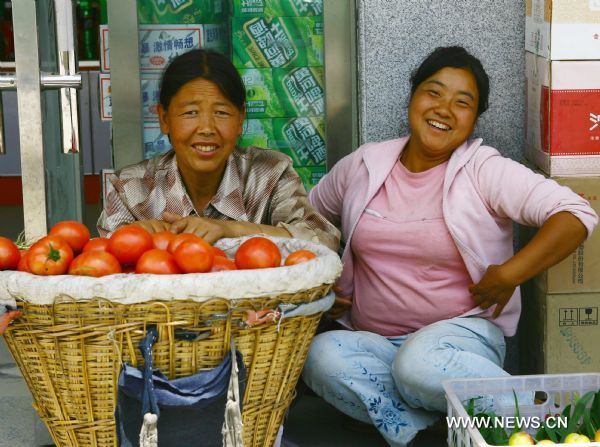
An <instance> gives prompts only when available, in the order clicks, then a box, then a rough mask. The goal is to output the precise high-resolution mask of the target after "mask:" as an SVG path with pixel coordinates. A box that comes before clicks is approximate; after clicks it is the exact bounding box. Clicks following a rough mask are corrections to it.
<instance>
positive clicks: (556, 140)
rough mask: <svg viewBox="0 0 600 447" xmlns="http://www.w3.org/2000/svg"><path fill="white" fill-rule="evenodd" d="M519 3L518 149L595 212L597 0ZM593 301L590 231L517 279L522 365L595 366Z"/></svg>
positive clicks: (597, 298) (597, 286) (599, 127)
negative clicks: (521, 132) (568, 250)
mask: <svg viewBox="0 0 600 447" xmlns="http://www.w3.org/2000/svg"><path fill="white" fill-rule="evenodd" d="M526 5H527V11H526V12H527V14H526V42H525V49H526V70H527V124H526V134H527V138H526V139H527V143H526V156H527V158H528V159H529V160H530V161H531V162H532V163H534V164H535V165H537V167H538V168H539V169H541V170H542V171H543V172H544V173H545V174H546V175H547V176H549V177H551V178H553V179H554V180H556V181H557V182H558V183H560V184H561V185H564V186H568V187H569V188H571V189H572V190H573V191H575V192H576V193H577V194H580V195H581V196H582V197H584V198H585V199H587V200H588V201H589V202H590V204H591V206H592V207H593V208H594V209H595V210H596V212H597V213H599V214H600V200H599V199H600V0H527V2H526ZM531 235H532V231H531V230H528V229H524V230H523V231H522V233H521V244H522V245H523V243H525V242H526V241H527V239H528V238H530V237H531ZM599 309H600V231H596V232H595V233H594V234H593V235H592V237H591V238H590V239H588V240H587V241H586V242H585V243H584V244H582V245H581V246H580V247H579V248H578V249H577V250H576V251H575V252H574V253H573V254H572V255H570V256H569V257H567V259H565V260H564V261H562V262H561V263H559V264H558V265H556V266H554V267H552V268H550V269H548V270H547V271H546V272H544V273H543V274H541V275H539V276H538V277H537V278H535V279H534V280H533V281H531V282H530V283H528V284H527V285H526V286H524V287H523V314H522V317H521V322H520V325H519V339H520V340H521V348H520V352H521V370H522V372H524V373H565V372H588V371H599V370H600V350H599V349H598V340H600V325H599V315H598V312H599Z"/></svg>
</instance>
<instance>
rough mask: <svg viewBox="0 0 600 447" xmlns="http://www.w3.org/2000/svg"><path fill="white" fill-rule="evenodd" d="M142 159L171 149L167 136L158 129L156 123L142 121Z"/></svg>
mask: <svg viewBox="0 0 600 447" xmlns="http://www.w3.org/2000/svg"><path fill="white" fill-rule="evenodd" d="M143 140H144V159H148V158H152V157H155V156H157V155H161V154H164V153H165V152H168V151H170V150H171V142H170V141H169V137H168V136H167V135H165V134H163V133H162V132H161V131H160V126H159V125H158V123H144V133H143Z"/></svg>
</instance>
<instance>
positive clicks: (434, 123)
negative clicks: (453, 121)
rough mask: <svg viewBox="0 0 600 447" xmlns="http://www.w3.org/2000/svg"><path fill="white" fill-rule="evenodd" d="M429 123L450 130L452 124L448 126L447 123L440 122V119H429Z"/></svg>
mask: <svg viewBox="0 0 600 447" xmlns="http://www.w3.org/2000/svg"><path fill="white" fill-rule="evenodd" d="M427 123H428V124H429V125H430V126H433V127H436V128H437V129H441V130H450V126H447V125H446V124H443V123H440V122H438V121H433V120H428V121H427Z"/></svg>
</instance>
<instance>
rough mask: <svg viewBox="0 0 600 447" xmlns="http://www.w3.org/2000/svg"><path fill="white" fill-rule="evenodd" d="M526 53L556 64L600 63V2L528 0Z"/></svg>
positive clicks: (526, 8)
mask: <svg viewBox="0 0 600 447" xmlns="http://www.w3.org/2000/svg"><path fill="white" fill-rule="evenodd" d="M525 50H527V51H530V52H532V53H535V54H537V55H539V56H543V57H545V58H547V59H552V60H582V59H592V60H593V59H600V0H526V7H525Z"/></svg>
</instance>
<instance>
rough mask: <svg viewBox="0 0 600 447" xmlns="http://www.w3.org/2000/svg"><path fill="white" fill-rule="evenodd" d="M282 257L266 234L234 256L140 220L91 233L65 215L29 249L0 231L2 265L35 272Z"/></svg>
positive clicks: (174, 268)
mask: <svg viewBox="0 0 600 447" xmlns="http://www.w3.org/2000/svg"><path fill="white" fill-rule="evenodd" d="M315 257H316V255H315V254H314V253H313V252H311V251H309V250H298V251H296V252H293V253H291V254H290V255H289V256H287V258H286V259H285V261H284V263H283V264H284V265H286V266H287V265H294V264H298V263H300V262H304V261H308V260H310V259H313V258H315ZM281 258H282V256H281V252H280V251H279V248H278V247H277V245H276V244H275V243H273V242H272V241H271V240H269V239H267V238H264V237H259V236H256V237H252V238H250V239H247V240H246V241H245V242H243V243H242V244H241V245H240V247H239V248H238V250H237V252H236V254H235V259H229V258H228V257H227V254H226V253H225V252H224V251H223V250H221V249H219V248H217V247H215V246H212V245H210V244H209V243H208V242H206V241H205V240H204V239H202V238H201V237H198V236H195V235H193V234H191V233H179V234H175V233H171V232H170V231H160V232H157V233H149V232H148V231H146V230H144V229H143V228H141V227H138V226H137V225H125V226H123V227H121V228H119V229H118V230H116V231H115V232H114V233H113V234H112V235H111V236H110V237H109V238H102V237H99V238H94V239H90V232H89V230H88V229H87V227H86V226H85V225H83V224H82V223H79V222H75V221H63V222H59V223H57V224H56V225H54V226H53V227H52V229H51V230H50V232H49V233H48V236H45V237H43V238H41V239H40V240H38V241H37V242H35V243H34V244H33V245H32V246H31V247H29V249H27V250H19V248H18V247H17V246H16V245H15V244H14V243H13V242H12V241H11V240H10V239H7V238H5V237H0V270H19V271H22V272H29V273H33V274H35V275H64V274H69V275H83V276H94V277H100V276H105V275H111V274H116V273H153V274H159V275H160V274H163V275H164V274H177V273H204V272H218V271H222V270H238V269H258V268H272V267H279V266H281V264H282V262H281Z"/></svg>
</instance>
